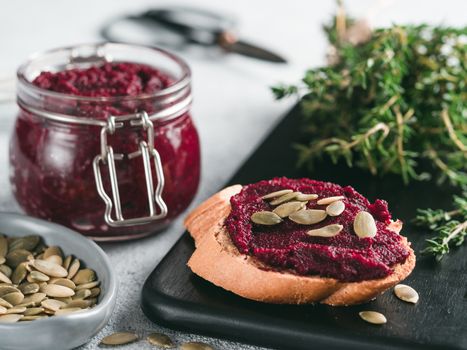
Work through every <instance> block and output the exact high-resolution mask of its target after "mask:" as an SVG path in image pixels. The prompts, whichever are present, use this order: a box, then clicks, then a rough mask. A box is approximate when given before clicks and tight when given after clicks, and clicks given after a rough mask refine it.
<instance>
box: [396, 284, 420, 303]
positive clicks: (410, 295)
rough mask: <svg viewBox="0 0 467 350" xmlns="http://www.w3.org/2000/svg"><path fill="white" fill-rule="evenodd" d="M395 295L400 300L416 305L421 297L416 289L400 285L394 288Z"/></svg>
mask: <svg viewBox="0 0 467 350" xmlns="http://www.w3.org/2000/svg"><path fill="white" fill-rule="evenodd" d="M394 294H395V295H396V296H397V297H398V298H399V299H400V300H403V301H405V302H408V303H412V304H416V303H417V302H418V299H419V296H418V293H417V291H416V290H415V289H413V288H412V287H410V286H407V285H405V284H398V285H397V286H395V287H394Z"/></svg>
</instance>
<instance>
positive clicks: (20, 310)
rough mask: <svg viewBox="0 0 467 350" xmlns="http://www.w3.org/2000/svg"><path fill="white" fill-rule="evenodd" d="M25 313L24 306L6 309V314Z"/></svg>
mask: <svg viewBox="0 0 467 350" xmlns="http://www.w3.org/2000/svg"><path fill="white" fill-rule="evenodd" d="M25 311H26V308H25V307H24V306H14V307H12V308H11V309H8V311H7V312H6V313H7V314H22V313H23V312H25Z"/></svg>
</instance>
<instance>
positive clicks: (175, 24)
mask: <svg viewBox="0 0 467 350" xmlns="http://www.w3.org/2000/svg"><path fill="white" fill-rule="evenodd" d="M121 20H129V21H133V22H137V23H138V24H140V25H143V26H145V27H147V28H149V29H151V28H152V29H155V31H157V34H158V36H160V34H163V32H165V34H167V32H170V33H168V34H169V35H170V34H171V35H172V39H171V40H172V41H176V39H174V38H173V36H174V35H175V36H178V39H181V40H182V42H184V43H185V44H186V43H188V44H196V45H200V46H203V47H220V48H221V49H223V50H224V51H225V52H229V53H237V54H240V55H244V56H248V57H253V58H257V59H261V60H265V61H269V62H274V63H286V62H287V61H286V60H285V59H284V58H283V57H281V56H280V55H278V54H276V53H274V52H272V51H270V50H268V49H265V48H262V47H259V46H257V45H254V44H251V43H248V42H246V41H243V40H240V39H239V38H238V37H237V36H236V35H235V27H236V23H235V21H234V20H233V19H232V18H230V17H227V16H223V15H221V14H217V13H214V12H210V11H207V10H202V9H198V8H191V7H178V6H177V7H164V8H158V9H153V10H149V11H146V12H144V13H142V14H139V15H135V16H127V17H125V18H122V19H119V20H117V21H113V22H110V23H109V24H107V25H105V26H104V27H103V28H102V29H101V34H102V36H103V37H104V38H105V39H106V40H110V41H121V40H119V38H118V37H116V35H115V34H114V31H113V30H112V29H113V27H114V25H115V24H116V22H118V21H121ZM166 36H167V35H166ZM120 39H121V38H120Z"/></svg>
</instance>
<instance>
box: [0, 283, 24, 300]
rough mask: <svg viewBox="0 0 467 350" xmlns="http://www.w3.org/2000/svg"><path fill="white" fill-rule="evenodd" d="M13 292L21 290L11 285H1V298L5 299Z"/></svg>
mask: <svg viewBox="0 0 467 350" xmlns="http://www.w3.org/2000/svg"><path fill="white" fill-rule="evenodd" d="M13 292H19V289H18V288H16V287H15V286H13V285H12V284H10V283H4V284H0V297H3V296H4V295H5V294H8V293H13Z"/></svg>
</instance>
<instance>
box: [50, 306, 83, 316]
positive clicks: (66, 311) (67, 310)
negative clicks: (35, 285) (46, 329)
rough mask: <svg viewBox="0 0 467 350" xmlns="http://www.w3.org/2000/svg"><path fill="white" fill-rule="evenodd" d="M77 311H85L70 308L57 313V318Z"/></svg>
mask: <svg viewBox="0 0 467 350" xmlns="http://www.w3.org/2000/svg"><path fill="white" fill-rule="evenodd" d="M76 311H83V309H81V308H79V307H70V308H69V309H60V310H57V311H55V316H60V315H66V314H71V313H73V312H76Z"/></svg>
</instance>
